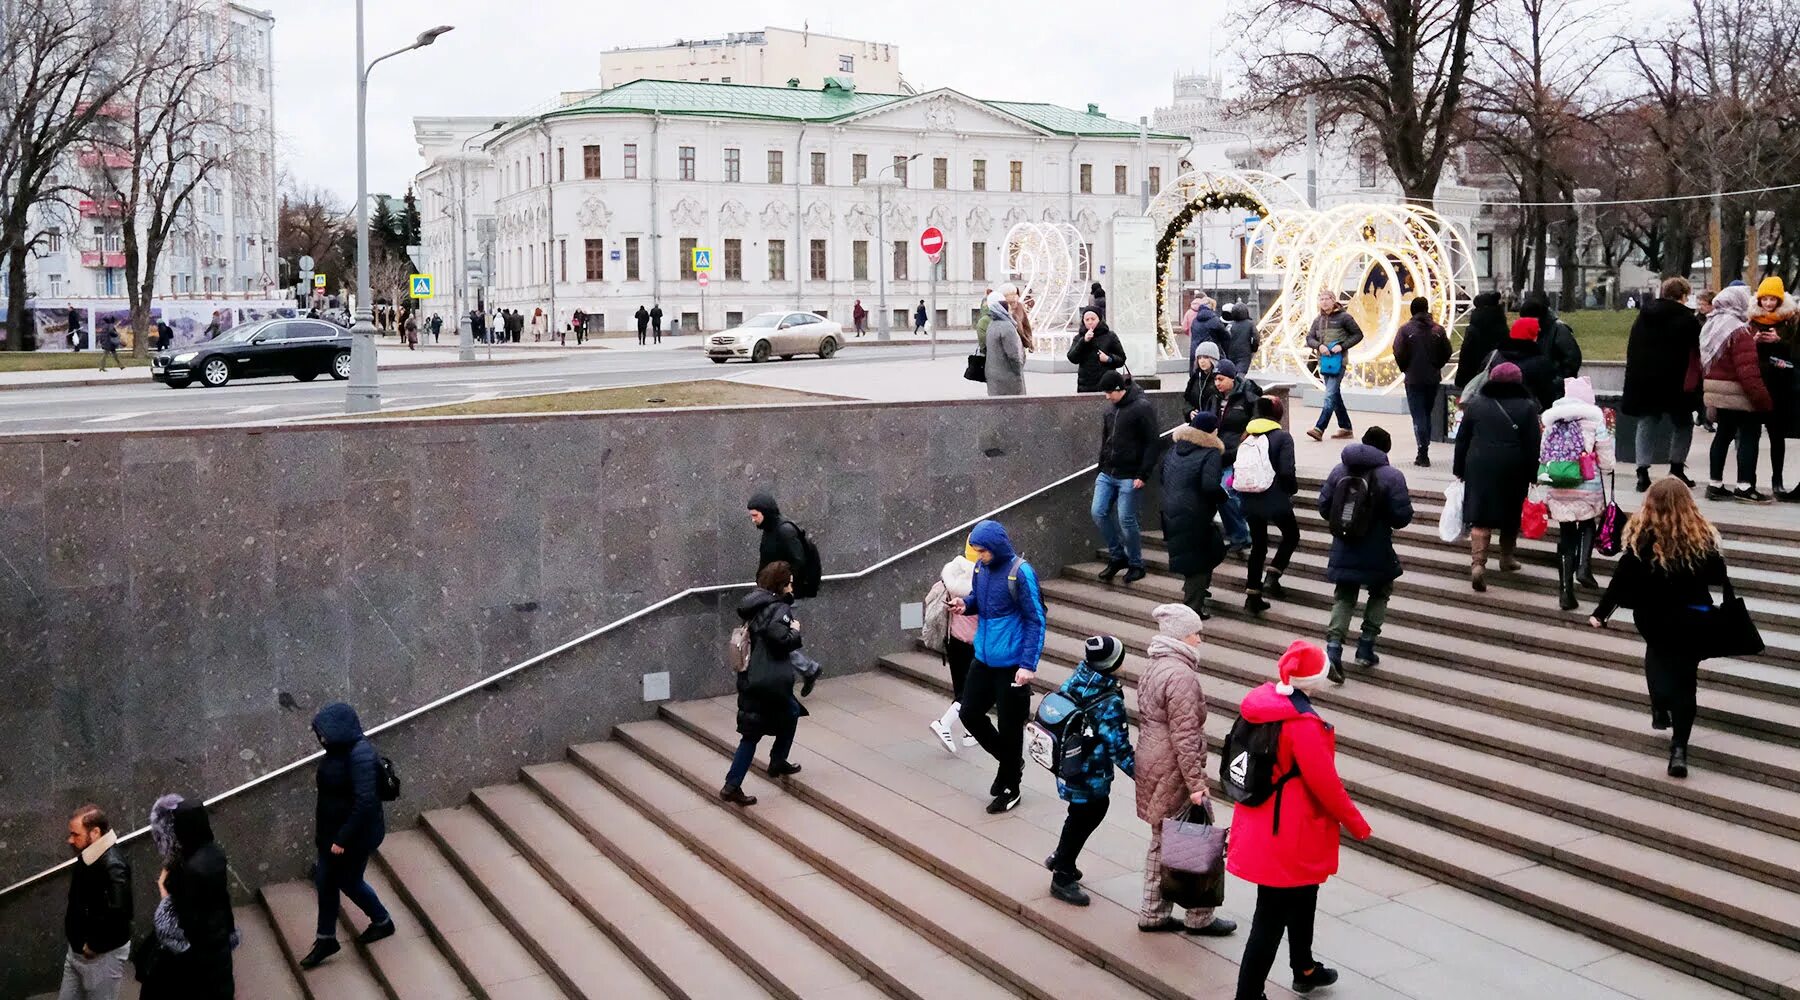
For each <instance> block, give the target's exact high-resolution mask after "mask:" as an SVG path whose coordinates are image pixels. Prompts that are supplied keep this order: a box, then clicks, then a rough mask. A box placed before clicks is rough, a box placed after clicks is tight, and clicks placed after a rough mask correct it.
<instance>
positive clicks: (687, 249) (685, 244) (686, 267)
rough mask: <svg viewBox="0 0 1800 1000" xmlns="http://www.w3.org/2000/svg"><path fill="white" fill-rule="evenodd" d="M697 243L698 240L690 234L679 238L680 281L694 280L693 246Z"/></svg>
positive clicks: (698, 243)
mask: <svg viewBox="0 0 1800 1000" xmlns="http://www.w3.org/2000/svg"><path fill="white" fill-rule="evenodd" d="M699 245H700V241H699V240H697V239H694V238H693V237H691V236H689V237H683V238H682V240H681V280H682V281H693V280H694V248H695V247H697V246H699Z"/></svg>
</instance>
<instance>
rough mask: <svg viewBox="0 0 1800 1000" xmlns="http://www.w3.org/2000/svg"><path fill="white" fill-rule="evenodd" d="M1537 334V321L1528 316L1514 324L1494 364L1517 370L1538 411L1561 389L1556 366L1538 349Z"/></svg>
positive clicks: (1501, 345) (1515, 321)
mask: <svg viewBox="0 0 1800 1000" xmlns="http://www.w3.org/2000/svg"><path fill="white" fill-rule="evenodd" d="M1539 332H1540V331H1539V328H1538V321H1537V320H1535V319H1532V318H1531V317H1529V316H1521V317H1520V318H1519V319H1517V320H1514V321H1513V325H1512V329H1511V330H1510V331H1509V332H1508V334H1507V338H1506V340H1504V341H1502V342H1501V344H1500V347H1499V349H1498V350H1497V351H1496V352H1495V354H1494V364H1495V365H1499V364H1501V363H1503V362H1507V361H1510V362H1512V363H1513V364H1515V365H1517V366H1519V377H1520V379H1521V380H1522V381H1523V382H1524V383H1525V388H1526V389H1527V390H1528V391H1529V392H1530V393H1531V398H1532V400H1533V401H1535V402H1536V403H1537V405H1538V409H1540V410H1541V409H1543V408H1544V407H1546V406H1549V405H1550V404H1551V403H1552V402H1554V401H1555V399H1556V397H1557V396H1558V395H1559V394H1560V393H1561V392H1562V385H1561V383H1559V382H1558V381H1557V379H1556V365H1555V364H1553V363H1552V362H1551V361H1550V359H1549V358H1547V357H1545V356H1544V351H1543V349H1542V348H1540V347H1539V346H1538V335H1539Z"/></svg>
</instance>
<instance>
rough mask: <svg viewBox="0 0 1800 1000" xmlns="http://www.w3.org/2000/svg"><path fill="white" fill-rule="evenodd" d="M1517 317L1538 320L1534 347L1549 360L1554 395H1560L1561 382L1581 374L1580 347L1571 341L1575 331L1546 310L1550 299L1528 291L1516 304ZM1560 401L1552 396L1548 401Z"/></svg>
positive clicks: (1558, 397) (1541, 294) (1573, 338)
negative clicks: (1518, 303)
mask: <svg viewBox="0 0 1800 1000" xmlns="http://www.w3.org/2000/svg"><path fill="white" fill-rule="evenodd" d="M1519 315H1520V316H1522V317H1529V318H1531V319H1535V320H1537V321H1538V347H1540V348H1541V349H1542V350H1543V352H1544V357H1545V358H1546V359H1547V360H1549V362H1550V367H1551V369H1552V373H1553V376H1554V378H1555V383H1554V384H1555V392H1556V393H1559V394H1560V393H1561V392H1562V388H1563V380H1564V379H1571V378H1574V377H1575V376H1577V375H1579V374H1581V344H1580V343H1578V342H1577V341H1576V340H1575V330H1574V328H1572V327H1570V326H1569V324H1567V323H1565V322H1563V321H1562V318H1561V317H1559V316H1557V315H1556V311H1555V310H1553V309H1551V308H1550V297H1549V296H1547V295H1545V294H1544V293H1543V292H1528V293H1526V295H1525V301H1524V302H1523V303H1521V304H1520V305H1519ZM1560 398H1562V397H1561V396H1560V395H1553V396H1552V397H1551V402H1555V401H1556V400H1557V399H1560Z"/></svg>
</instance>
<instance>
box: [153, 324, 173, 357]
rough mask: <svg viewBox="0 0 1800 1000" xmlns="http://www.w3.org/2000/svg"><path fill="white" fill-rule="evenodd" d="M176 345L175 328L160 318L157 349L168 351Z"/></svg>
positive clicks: (157, 330) (157, 329)
mask: <svg viewBox="0 0 1800 1000" xmlns="http://www.w3.org/2000/svg"><path fill="white" fill-rule="evenodd" d="M174 346H175V328H174V327H172V326H170V325H169V324H168V323H166V322H164V321H162V320H158V321H157V322H156V349H157V350H159V351H166V350H168V349H169V348H171V347H174Z"/></svg>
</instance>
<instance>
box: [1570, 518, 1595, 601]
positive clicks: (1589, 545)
mask: <svg viewBox="0 0 1800 1000" xmlns="http://www.w3.org/2000/svg"><path fill="white" fill-rule="evenodd" d="M1575 582H1576V583H1579V584H1581V585H1582V586H1583V587H1586V588H1588V589H1589V590H1599V589H1600V581H1598V580H1596V579H1594V522H1592V521H1585V522H1583V523H1582V526H1581V551H1580V553H1579V554H1577V555H1576V556H1575Z"/></svg>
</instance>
